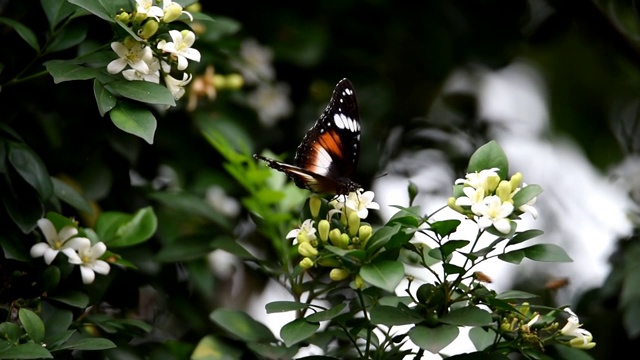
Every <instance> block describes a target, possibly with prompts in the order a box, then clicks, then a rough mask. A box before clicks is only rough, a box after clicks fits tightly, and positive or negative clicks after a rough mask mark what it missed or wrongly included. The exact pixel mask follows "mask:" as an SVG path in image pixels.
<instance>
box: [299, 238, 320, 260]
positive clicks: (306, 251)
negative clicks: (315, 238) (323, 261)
mask: <svg viewBox="0 0 640 360" xmlns="http://www.w3.org/2000/svg"><path fill="white" fill-rule="evenodd" d="M298 254H300V255H302V256H306V257H311V256H317V255H318V249H316V248H314V247H313V245H311V244H310V243H308V242H303V243H301V244H300V245H298Z"/></svg>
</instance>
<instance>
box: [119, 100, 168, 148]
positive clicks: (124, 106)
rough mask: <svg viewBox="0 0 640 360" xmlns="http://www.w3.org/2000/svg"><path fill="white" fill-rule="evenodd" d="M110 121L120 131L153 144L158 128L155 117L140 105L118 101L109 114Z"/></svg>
mask: <svg viewBox="0 0 640 360" xmlns="http://www.w3.org/2000/svg"><path fill="white" fill-rule="evenodd" d="M109 116H110V117H111V121H112V122H113V124H114V125H115V126H116V127H117V128H118V129H120V130H122V131H124V132H127V133H129V134H132V135H136V136H138V137H140V138H142V139H143V140H144V141H146V142H148V143H149V144H153V137H154V135H155V132H156V127H157V126H158V124H157V121H156V118H155V116H153V114H152V113H151V111H149V109H147V108H145V107H143V106H142V105H139V104H135V103H129V102H124V101H119V102H118V103H117V104H116V106H115V107H114V108H113V109H111V111H110V112H109Z"/></svg>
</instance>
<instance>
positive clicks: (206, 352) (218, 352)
mask: <svg viewBox="0 0 640 360" xmlns="http://www.w3.org/2000/svg"><path fill="white" fill-rule="evenodd" d="M242 353H243V350H242V349H240V348H238V347H237V346H233V345H231V344H227V343H225V342H224V341H222V340H221V339H219V338H217V337H215V336H213V335H207V336H205V337H203V338H202V339H200V341H199V342H198V345H196V348H195V350H193V353H192V354H191V357H190V359H191V360H235V359H240V358H241V357H242Z"/></svg>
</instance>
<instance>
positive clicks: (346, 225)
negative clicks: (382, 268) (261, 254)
mask: <svg viewBox="0 0 640 360" xmlns="http://www.w3.org/2000/svg"><path fill="white" fill-rule="evenodd" d="M374 196H375V194H374V193H373V192H372V191H364V190H362V189H360V190H358V191H355V192H352V193H349V194H348V195H346V196H344V195H342V196H338V197H336V198H334V199H333V200H331V201H329V202H328V203H326V205H327V206H326V207H327V208H328V209H329V210H328V211H326V213H324V214H322V213H321V212H322V211H321V209H322V208H323V205H324V204H323V201H325V200H323V199H321V198H320V197H318V196H315V195H314V196H312V197H311V198H310V199H309V210H310V212H311V217H312V218H310V219H306V220H305V221H303V222H302V224H301V225H300V227H299V228H297V229H293V230H291V231H290V232H289V233H288V234H287V236H286V237H287V238H288V239H294V243H296V242H297V244H298V253H299V254H300V255H302V256H303V259H302V260H301V261H300V263H299V265H300V267H301V268H302V269H309V268H312V267H314V266H316V265H318V266H323V267H330V268H332V270H331V272H330V274H329V277H330V278H331V280H333V281H341V280H344V279H346V278H348V277H349V276H350V275H351V272H350V271H349V270H348V269H346V268H345V267H344V266H343V264H342V263H341V262H340V260H339V257H337V256H335V253H334V252H332V251H330V248H329V246H333V247H335V248H337V249H341V250H354V249H364V248H365V247H366V245H367V241H368V240H369V239H370V238H371V235H372V233H373V229H372V227H371V225H369V224H366V223H362V222H361V220H363V219H365V218H366V217H367V216H368V214H369V209H375V210H379V209H380V205H379V204H378V203H376V202H375V201H373V198H374Z"/></svg>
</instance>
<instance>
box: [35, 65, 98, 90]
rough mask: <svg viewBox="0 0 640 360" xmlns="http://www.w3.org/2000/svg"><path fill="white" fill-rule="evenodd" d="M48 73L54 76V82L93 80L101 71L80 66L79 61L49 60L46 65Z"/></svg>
mask: <svg viewBox="0 0 640 360" xmlns="http://www.w3.org/2000/svg"><path fill="white" fill-rule="evenodd" d="M44 66H45V67H46V69H47V71H48V72H49V74H51V76H53V82H54V83H56V84H59V83H61V82H64V81H73V80H88V79H93V78H95V77H96V76H98V75H99V74H100V73H101V70H99V69H94V68H91V67H86V66H82V65H78V61H77V60H49V61H47V62H45V63H44Z"/></svg>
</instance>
